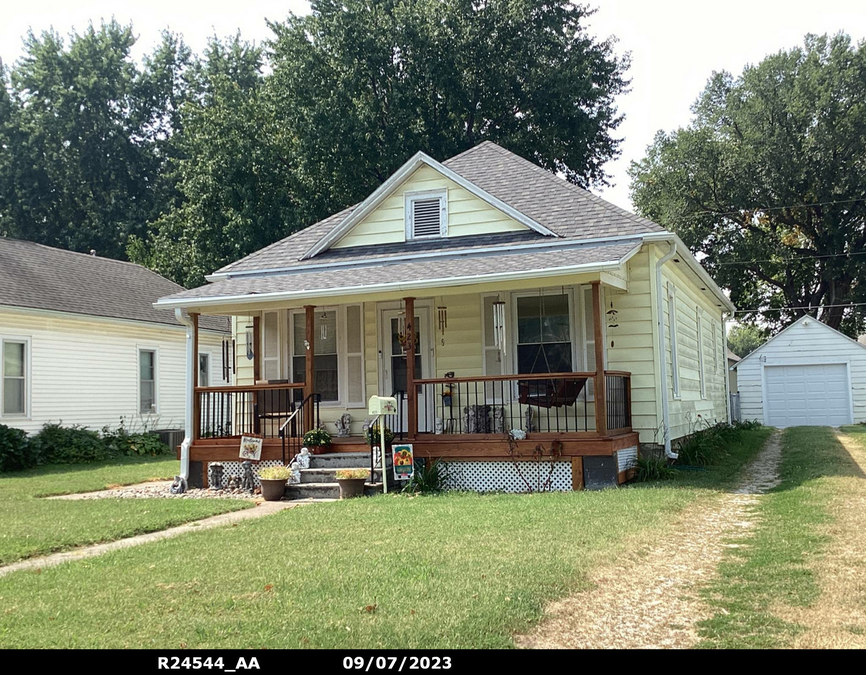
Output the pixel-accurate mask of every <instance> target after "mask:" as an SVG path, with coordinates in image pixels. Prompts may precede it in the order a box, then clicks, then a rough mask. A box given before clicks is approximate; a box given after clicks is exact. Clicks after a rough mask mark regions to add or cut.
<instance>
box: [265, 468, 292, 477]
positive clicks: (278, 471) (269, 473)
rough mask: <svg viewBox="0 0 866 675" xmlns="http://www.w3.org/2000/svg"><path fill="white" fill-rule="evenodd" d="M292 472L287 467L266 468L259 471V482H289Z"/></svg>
mask: <svg viewBox="0 0 866 675" xmlns="http://www.w3.org/2000/svg"><path fill="white" fill-rule="evenodd" d="M291 476H292V470H291V469H290V468H289V467H287V466H267V467H265V468H264V469H262V470H261V471H259V478H260V479H261V480H289V478H291Z"/></svg>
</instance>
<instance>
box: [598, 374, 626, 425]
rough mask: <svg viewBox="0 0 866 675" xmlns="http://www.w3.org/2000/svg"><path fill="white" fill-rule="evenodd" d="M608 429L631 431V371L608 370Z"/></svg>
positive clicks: (606, 386)
mask: <svg viewBox="0 0 866 675" xmlns="http://www.w3.org/2000/svg"><path fill="white" fill-rule="evenodd" d="M604 376H605V393H606V394H607V431H608V433H617V432H625V431H631V373H626V372H619V371H612V370H606V371H605V372H604Z"/></svg>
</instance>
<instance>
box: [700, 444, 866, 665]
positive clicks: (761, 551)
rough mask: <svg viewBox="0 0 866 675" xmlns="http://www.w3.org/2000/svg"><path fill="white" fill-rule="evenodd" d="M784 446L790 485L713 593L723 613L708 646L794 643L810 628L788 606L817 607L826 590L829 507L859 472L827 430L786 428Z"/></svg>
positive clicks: (770, 503)
mask: <svg viewBox="0 0 866 675" xmlns="http://www.w3.org/2000/svg"><path fill="white" fill-rule="evenodd" d="M845 431H847V432H848V433H852V434H853V433H861V434H863V433H864V432H866V429H864V428H860V429H858V428H857V427H849V428H846V429H845ZM861 438H864V436H861ZM782 444H783V445H782V464H781V475H782V479H783V482H782V484H781V485H780V486H779V487H777V488H776V489H774V490H773V491H772V492H771V493H770V494H769V495H768V496H767V497H765V498H764V499H763V501H762V502H761V503H760V505H759V507H758V516H759V519H758V526H757V527H756V528H755V529H754V530H753V531H752V533H751V534H750V535H749V536H748V537H747V538H746V540H745V541H744V542H742V541H741V542H740V543H745V544H747V546H745V547H742V548H735V549H729V553H728V555H727V556H726V559H725V561H724V562H723V563H722V565H721V566H720V568H719V572H720V575H719V578H718V580H717V582H716V583H714V584H712V585H711V586H710V587H709V588H708V589H706V591H705V594H706V597H707V599H708V600H709V601H710V602H711V605H713V606H714V607H716V608H717V609H718V613H717V614H716V615H715V617H713V618H712V619H710V620H708V621H705V622H702V624H701V625H700V635H701V636H702V638H703V642H702V644H701V645H700V646H702V647H716V648H739V649H742V648H774V647H784V646H787V645H789V644H790V643H791V641H792V640H793V639H794V638H795V637H796V636H797V634H798V633H799V632H800V631H801V630H802V628H801V627H800V626H798V625H797V624H795V623H792V622H791V621H787V620H785V619H783V618H780V616H779V615H780V614H783V611H781V610H782V609H783V608H784V607H786V606H788V607H806V606H809V605H810V604H811V603H813V602H814V601H815V600H816V599H817V597H818V595H819V594H820V592H821V589H820V587H819V585H818V581H817V578H816V573H815V569H814V563H815V562H816V561H819V560H820V556H821V553H822V551H823V550H824V548H825V546H826V545H827V543H828V536H827V535H826V534H825V533H824V528H823V527H822V526H823V525H825V524H826V523H827V522H828V520H829V519H830V512H829V510H828V504H829V502H830V501H831V499H832V498H833V497H834V496H835V495H837V494H838V493H839V491H840V490H841V489H843V488H842V483H843V481H841V480H839V479H843V478H846V477H851V476H854V475H857V474H858V473H859V470H858V469H857V466H856V464H854V463H853V461H852V460H851V457H850V456H849V455H848V453H847V452H846V451H845V449H844V448H843V447H842V445H841V444H840V443H839V441H838V440H837V439H836V437H835V436H834V433H833V430H832V429H829V428H827V427H794V428H790V429H786V430H785V431H784V435H783V437H782Z"/></svg>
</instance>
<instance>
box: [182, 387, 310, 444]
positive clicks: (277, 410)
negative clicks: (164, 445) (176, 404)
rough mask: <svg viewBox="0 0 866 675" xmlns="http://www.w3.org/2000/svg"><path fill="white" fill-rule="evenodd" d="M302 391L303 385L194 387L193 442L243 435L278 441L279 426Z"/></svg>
mask: <svg viewBox="0 0 866 675" xmlns="http://www.w3.org/2000/svg"><path fill="white" fill-rule="evenodd" d="M303 389H304V384H303V383H284V384H255V385H247V386H224V387H196V388H195V390H194V395H195V409H194V413H193V415H194V420H195V438H196V440H198V439H203V438H230V437H233V436H242V435H244V434H256V435H260V436H262V437H264V438H277V437H279V432H280V427H281V426H282V424H283V423H284V422H285V421H286V420H287V419H288V418H289V416H291V415H292V413H294V412H295V410H296V409H297V408H298V406H299V405H300V403H299V402H298V401H299V397H300V392H303ZM296 392H297V393H296Z"/></svg>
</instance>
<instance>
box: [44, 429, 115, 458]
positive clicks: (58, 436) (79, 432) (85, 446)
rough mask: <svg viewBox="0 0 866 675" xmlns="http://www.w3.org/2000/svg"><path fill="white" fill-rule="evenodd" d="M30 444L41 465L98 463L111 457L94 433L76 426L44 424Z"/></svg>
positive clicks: (97, 435)
mask: <svg viewBox="0 0 866 675" xmlns="http://www.w3.org/2000/svg"><path fill="white" fill-rule="evenodd" d="M30 443H31V445H32V446H33V447H34V449H35V452H36V454H37V456H38V457H39V461H40V463H42V464H78V463H83V462H98V461H101V460H105V459H108V458H109V457H110V455H111V453H110V452H109V450H108V447H107V446H106V445H105V444H104V443H103V442H102V439H101V438H100V436H99V434H98V433H97V432H96V431H92V430H90V429H87V428H85V427H82V426H79V425H77V424H76V425H73V426H71V427H63V426H60V424H46V425H45V426H43V427H42V430H41V431H40V432H39V433H38V434H36V435H35V436H34V437H33V438H32V439H31V440H30Z"/></svg>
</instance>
